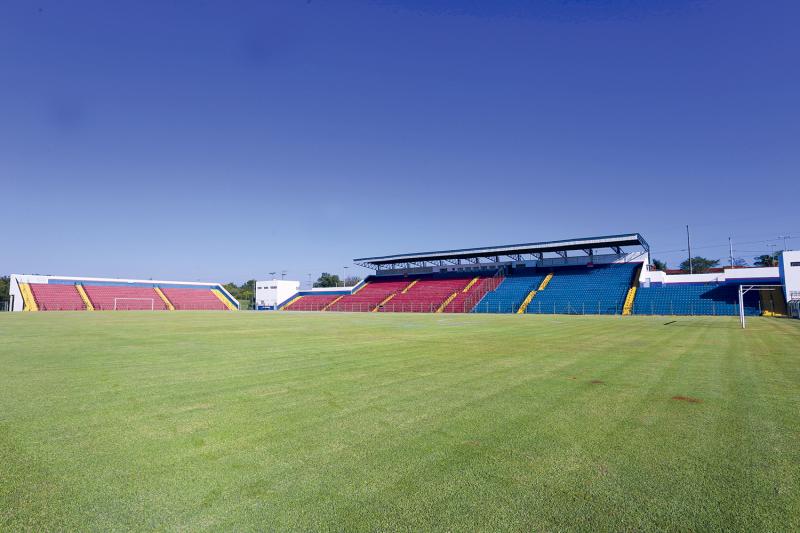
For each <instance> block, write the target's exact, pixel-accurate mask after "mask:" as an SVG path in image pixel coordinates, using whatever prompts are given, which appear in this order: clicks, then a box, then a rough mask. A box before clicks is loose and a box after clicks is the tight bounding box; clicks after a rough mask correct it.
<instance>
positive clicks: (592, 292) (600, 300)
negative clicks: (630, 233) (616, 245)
mask: <svg viewBox="0 0 800 533" xmlns="http://www.w3.org/2000/svg"><path fill="white" fill-rule="evenodd" d="M639 265H640V263H621V264H617V263H614V264H610V265H594V266H591V267H588V266H581V267H572V266H569V267H562V268H558V269H556V270H555V271H554V275H553V276H552V277H550V279H548V280H546V281H547V283H546V284H545V283H543V285H544V286H545V287H546V288H547V290H544V291H540V292H539V293H537V295H536V298H535V300H534V302H533V303H532V304H530V305H528V308H527V309H526V310H525V312H526V313H542V314H570V315H573V314H578V315H580V314H587V315H588V314H591V315H595V314H599V315H613V314H620V313H622V306H623V304H624V302H625V296H626V295H627V293H628V289H630V286H631V280H632V279H633V274H634V272H635V270H636V269H637V268H638V267H639Z"/></svg>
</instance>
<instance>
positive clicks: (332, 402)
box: [0, 312, 800, 531]
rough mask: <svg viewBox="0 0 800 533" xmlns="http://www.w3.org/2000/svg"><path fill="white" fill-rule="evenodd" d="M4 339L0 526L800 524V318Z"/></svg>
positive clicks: (350, 319)
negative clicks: (740, 322)
mask: <svg viewBox="0 0 800 533" xmlns="http://www.w3.org/2000/svg"><path fill="white" fill-rule="evenodd" d="M668 322H670V323H669V324H667V323H668ZM0 339H2V343H0V369H2V372H0V530H6V531H7V530H20V529H29V530H35V531H42V530H128V529H137V530H140V529H167V530H175V529H182V530H205V529H211V530H226V531H230V530H253V529H261V530H263V529H270V530H331V529H335V530H399V529H403V530H407V529H423V530H430V529H435V530H525V531H530V530H565V529H566V530H573V529H575V530H589V529H591V530H613V531H621V530H656V529H658V530H681V531H687V530H723V529H726V530H740V531H754V530H769V531H788V530H795V531H796V530H798V529H800V321H791V320H779V319H751V320H750V323H749V329H747V330H745V331H742V330H740V329H739V328H738V323H737V320H736V319H735V318H704V319H703V318H691V319H690V318H678V319H672V318H664V317H661V318H651V317H548V316H532V315H528V316H517V315H510V316H509V315H466V316H446V315H392V314H355V315H350V314H334V313H325V314H301V313H295V314H292V313H277V314H275V313H273V314H267V313H259V314H256V313H238V314H235V313H202V312H200V313H135V312H134V313H124V312H120V313H3V314H0ZM680 397H684V398H686V399H673V398H680Z"/></svg>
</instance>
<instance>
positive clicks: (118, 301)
mask: <svg viewBox="0 0 800 533" xmlns="http://www.w3.org/2000/svg"><path fill="white" fill-rule="evenodd" d="M126 301H139V302H149V303H150V311H155V309H156V302H155V298H114V311H119V310H120V305H121V304H122V303H123V302H126ZM144 307H145V309H143V310H144V311H146V310H147V309H146V308H147V303H145V305H144ZM122 309H123V310H126V311H130V310H131V309H130V308H129V307H128V308H126V307H122ZM135 311H142V309H135Z"/></svg>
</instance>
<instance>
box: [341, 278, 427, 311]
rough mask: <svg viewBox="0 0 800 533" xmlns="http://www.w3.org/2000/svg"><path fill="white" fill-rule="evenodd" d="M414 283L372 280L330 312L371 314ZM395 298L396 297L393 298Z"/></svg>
mask: <svg viewBox="0 0 800 533" xmlns="http://www.w3.org/2000/svg"><path fill="white" fill-rule="evenodd" d="M411 282H413V280H410V281H409V279H408V278H403V279H397V278H394V279H388V280H380V279H372V280H370V281H369V282H368V283H364V285H362V286H361V288H360V289H359V290H357V291H355V292H353V293H352V294H345V295H344V296H343V297H342V298H341V299H340V300H339V301H338V302H336V303H335V304H333V305H331V306H330V307H329V308H328V311H343V312H369V311H373V310H375V309H377V307H378V305H380V304H381V303H382V302H384V301H388V300H387V299H389V297H390V296H392V295H394V294H396V293H397V292H399V291H402V290H403V289H405V288H406V287H408V285H409V284H410V283H411ZM392 297H394V296H392Z"/></svg>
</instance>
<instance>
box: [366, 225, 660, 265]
mask: <svg viewBox="0 0 800 533" xmlns="http://www.w3.org/2000/svg"><path fill="white" fill-rule="evenodd" d="M623 246H637V247H642V248H644V250H645V251H649V250H650V246H649V245H648V244H647V241H645V240H644V238H643V237H642V236H641V235H639V234H638V233H628V234H624V235H606V236H604V237H586V238H581V239H567V240H560V241H545V242H533V243H525V244H506V245H502V246H487V247H484V248H462V249H458V250H438V251H433V252H419V253H408V254H398V255H384V256H378V257H361V258H358V259H353V262H354V263H355V264H357V265H359V266H363V267H367V268H373V269H376V270H378V269H381V268H388V267H392V266H399V265H403V266H406V267H411V266H419V267H421V266H428V265H440V266H441V265H444V264H446V263H450V264H461V262H462V261H466V262H467V263H475V264H479V263H481V260H482V259H483V260H484V261H488V262H490V263H491V262H499V261H500V257H508V258H509V259H511V260H515V261H521V260H523V259H524V257H523V256H524V255H530V256H532V257H536V258H538V259H541V258H542V256H543V254H545V253H556V254H559V255H561V256H563V257H566V256H567V252H569V251H573V250H580V251H583V252H585V253H586V254H588V255H594V253H595V250H603V249H610V250H612V251H613V252H614V253H618V254H619V253H624V252H623V251H622V247H623Z"/></svg>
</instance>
